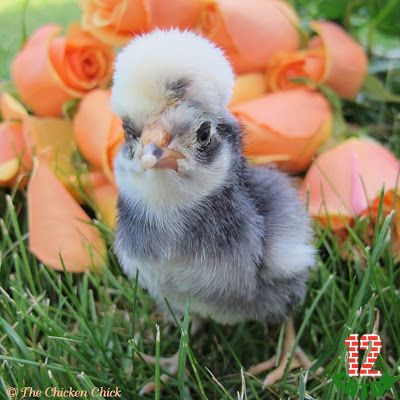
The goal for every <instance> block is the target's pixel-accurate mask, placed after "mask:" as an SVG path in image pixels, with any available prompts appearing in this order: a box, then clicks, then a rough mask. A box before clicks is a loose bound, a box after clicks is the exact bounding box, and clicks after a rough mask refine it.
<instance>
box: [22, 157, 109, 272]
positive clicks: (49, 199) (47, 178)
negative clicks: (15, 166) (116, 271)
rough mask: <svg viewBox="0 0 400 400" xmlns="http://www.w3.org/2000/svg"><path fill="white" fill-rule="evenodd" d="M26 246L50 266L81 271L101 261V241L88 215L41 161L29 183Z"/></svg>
mask: <svg viewBox="0 0 400 400" xmlns="http://www.w3.org/2000/svg"><path fill="white" fill-rule="evenodd" d="M28 216H29V248H30V250H31V252H32V253H33V254H35V256H36V257H37V258H38V259H39V260H40V261H42V262H43V263H45V264H46V265H48V266H49V267H52V268H55V269H58V270H62V269H63V266H62V263H61V261H60V256H61V257H62V260H63V262H64V265H65V268H66V269H67V271H70V272H83V271H85V270H88V269H94V268H97V267H99V266H101V265H102V264H103V256H104V253H105V248H104V243H103V241H102V239H101V236H100V234H99V232H98V230H97V229H96V228H95V227H94V226H93V225H91V220H90V218H89V217H88V216H87V215H86V213H85V212H84V211H83V210H82V208H81V207H80V206H79V205H78V203H77V202H76V201H75V200H74V198H73V197H72V196H71V195H70V194H69V193H68V191H67V190H66V189H65V188H64V186H63V185H62V184H61V182H60V181H59V180H58V179H57V178H56V177H55V175H54V174H53V173H52V172H51V171H50V169H49V168H48V166H47V164H46V163H44V162H43V161H41V162H38V165H37V166H36V168H35V170H34V173H33V175H32V178H31V181H30V183H29V186H28Z"/></svg>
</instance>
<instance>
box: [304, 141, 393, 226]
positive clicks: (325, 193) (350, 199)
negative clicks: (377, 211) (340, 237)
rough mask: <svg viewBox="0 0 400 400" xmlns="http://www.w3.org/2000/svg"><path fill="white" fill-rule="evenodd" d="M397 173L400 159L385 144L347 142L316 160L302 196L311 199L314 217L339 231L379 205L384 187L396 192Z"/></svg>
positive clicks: (311, 209)
mask: <svg viewBox="0 0 400 400" xmlns="http://www.w3.org/2000/svg"><path fill="white" fill-rule="evenodd" d="M371 160H373V162H371ZM377 165H379V168H377V167H376V166H377ZM398 173H399V162H398V160H397V159H396V157H395V156H394V155H393V154H392V153H390V152H389V151H388V150H386V149H385V148H384V147H383V146H382V145H380V144H378V143H376V142H374V141H372V140H366V139H363V140H361V139H348V140H346V141H345V142H343V143H342V144H340V145H338V146H336V147H334V148H333V149H330V150H328V151H326V152H324V153H322V154H320V155H319V156H318V157H317V158H316V160H315V161H314V163H313V165H312V166H311V168H310V169H309V171H308V172H307V175H306V177H305V179H304V182H303V184H302V189H301V193H302V194H303V196H304V197H308V204H309V211H310V213H311V215H312V216H314V217H315V218H317V219H319V220H320V221H321V222H322V223H324V224H326V225H327V224H328V220H329V222H330V226H331V227H332V228H333V229H335V230H337V229H340V228H343V227H344V226H345V224H346V223H347V222H348V221H349V220H350V219H352V218H353V217H355V216H357V215H362V214H363V213H364V212H365V211H366V210H367V209H368V207H369V206H370V205H373V204H374V203H375V204H376V201H379V196H380V192H381V190H382V188H383V187H385V191H387V192H390V191H393V190H394V189H395V188H396V183H397V175H398Z"/></svg>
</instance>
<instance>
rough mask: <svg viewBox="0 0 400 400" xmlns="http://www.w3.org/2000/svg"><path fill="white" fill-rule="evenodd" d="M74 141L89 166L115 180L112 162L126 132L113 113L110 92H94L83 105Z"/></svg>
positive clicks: (85, 99) (81, 105)
mask: <svg viewBox="0 0 400 400" xmlns="http://www.w3.org/2000/svg"><path fill="white" fill-rule="evenodd" d="M74 137H75V142H76V144H77V146H78V149H79V151H80V152H81V153H82V155H83V156H84V157H85V158H86V159H87V160H88V162H89V163H90V164H91V165H92V166H93V167H95V168H98V169H102V170H103V172H104V173H105V174H106V176H107V177H108V178H109V179H110V180H113V174H112V160H113V159H114V156H115V153H116V151H117V149H118V148H119V146H120V145H121V143H122V141H123V131H122V125H121V121H120V119H119V118H118V117H117V116H116V115H114V114H113V113H112V112H111V108H110V92H109V91H106V90H99V89H98V90H94V91H92V92H90V93H89V94H88V95H87V96H85V98H84V99H83V100H82V101H81V104H80V106H79V110H78V112H77V113H76V115H75V119H74Z"/></svg>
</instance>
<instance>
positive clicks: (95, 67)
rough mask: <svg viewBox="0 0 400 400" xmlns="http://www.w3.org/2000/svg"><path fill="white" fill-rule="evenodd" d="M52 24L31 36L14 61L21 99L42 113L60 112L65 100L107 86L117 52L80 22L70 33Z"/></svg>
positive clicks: (14, 71)
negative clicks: (60, 34)
mask: <svg viewBox="0 0 400 400" xmlns="http://www.w3.org/2000/svg"><path fill="white" fill-rule="evenodd" d="M60 31H61V28H60V27H59V26H58V25H54V24H50V25H45V26H43V27H41V28H39V29H38V30H37V31H36V32H34V33H33V35H32V36H31V37H30V38H29V40H28V41H27V43H26V44H25V46H24V47H23V49H22V50H21V51H20V52H19V53H18V54H17V56H16V58H15V60H14V62H13V64H12V70H11V73H12V78H13V81H14V84H15V86H16V88H17V90H18V92H19V95H20V96H21V99H22V100H23V101H24V102H25V103H26V104H27V105H28V106H29V107H30V108H31V109H32V111H33V112H34V113H35V114H36V115H38V116H60V115H61V114H62V107H63V104H64V103H65V102H67V101H69V100H71V99H74V98H80V97H82V96H83V95H84V94H85V93H86V92H88V91H90V90H92V89H94V88H96V87H98V86H106V85H107V83H108V82H109V80H110V77H111V73H112V62H113V57H114V56H113V52H112V51H111V49H110V48H109V47H107V46H106V45H104V44H103V43H102V42H100V41H99V40H97V39H95V38H94V37H93V36H91V35H90V34H89V33H88V32H84V31H83V30H82V29H81V28H80V27H79V26H78V25H72V26H71V27H70V28H69V29H68V33H67V36H66V37H57V35H58V34H59V33H60Z"/></svg>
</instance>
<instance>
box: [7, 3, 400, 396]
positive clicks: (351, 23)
mask: <svg viewBox="0 0 400 400" xmlns="http://www.w3.org/2000/svg"><path fill="white" fill-rule="evenodd" d="M293 2H294V3H295V5H296V6H297V7H298V9H299V11H300V12H301V14H302V15H303V17H304V18H306V19H311V18H315V17H328V18H332V19H335V20H337V21H339V22H342V23H343V24H345V25H346V24H347V26H348V28H349V29H350V30H351V31H352V32H354V34H356V35H359V36H360V37H361V38H363V37H364V38H368V37H369V38H370V39H371V40H370V42H369V44H370V45H371V47H369V51H370V59H371V62H370V70H371V72H373V74H374V76H375V77H378V78H379V79H380V80H381V81H382V82H383V88H377V87H376V86H373V87H372V89H371V87H370V88H368V90H364V91H363V94H362V96H360V97H359V98H358V99H357V101H355V102H344V103H343V104H342V110H343V114H344V116H345V118H346V120H347V122H349V123H350V125H348V126H347V127H346V128H345V129H342V130H339V131H338V132H337V134H338V135H342V136H348V135H350V134H359V133H368V134H370V135H373V136H375V137H376V138H377V139H379V140H380V141H382V142H383V143H385V144H387V145H388V146H389V147H390V148H391V149H392V150H393V151H395V152H396V154H397V155H400V136H399V134H400V132H399V127H400V108H399V106H398V104H397V103H395V102H393V101H388V100H389V99H388V98H387V96H388V92H389V91H390V92H392V93H394V94H396V93H397V95H399V94H400V69H399V60H398V59H396V58H390V57H391V55H392V54H394V53H395V50H396V48H394V47H393V45H392V43H397V46H398V48H397V51H399V49H400V45H399V43H400V40H399V38H400V26H399V24H398V19H397V20H396V21H397V25H396V23H393V21H392V19H393V20H395V17H396V16H397V15H398V9H397V8H394V9H390V10H389V11H390V12H389V13H387V11H385V12H384V14H382V10H385V5H387V4H389V6H390V5H391V4H393V2H392V1H387V2H379V1H374V0H370V1H364V2H357V1H351V2H350V1H344V0H340V1H337V2H336V1H335V2H333V1H327V0H325V1H324V0H319V1H311V0H296V1H293ZM23 3H24V2H23V1H12V0H2V2H1V4H0V39H1V41H0V43H1V45H0V46H1V47H0V79H7V78H8V65H9V62H10V60H11V59H12V56H13V54H14V53H15V51H16V50H17V49H18V47H19V45H20V43H21V42H22V38H23V30H22V29H20V28H19V27H20V26H21V25H20V24H19V23H16V21H21V20H22V19H21V18H22V17H21V10H22V8H23ZM359 3H362V6H361V7H360V6H359V5H358V4H359ZM333 4H335V6H333ZM352 6H354V7H353V8H352ZM77 10H78V9H77V7H76V5H75V4H74V3H73V2H71V1H67V0H60V1H59V0H57V1H56V0H53V1H51V0H31V1H30V2H29V5H28V8H27V11H26V21H27V31H28V32H31V31H32V30H33V29H34V27H36V26H39V25H40V24H42V23H44V22H48V21H52V20H54V21H57V22H60V23H61V24H63V25H64V26H65V24H66V22H67V21H69V20H70V19H73V18H77V17H78V15H79V13H78V11H77ZM374 21H375V22H374ZM371 29H372V31H371ZM365 32H366V33H365ZM393 38H395V39H396V40H393ZM365 40H367V39H365ZM365 43H366V45H367V44H368V43H367V41H366V42H365ZM382 49H383V50H382ZM25 204H26V198H25V192H24V191H22V192H18V193H14V192H10V191H7V190H2V191H0V217H1V218H0V238H1V239H0V398H4V399H5V398H7V395H6V390H7V388H8V387H10V386H13V387H18V388H22V387H24V386H32V387H33V388H34V389H35V390H38V389H41V390H42V391H43V392H44V390H45V389H46V388H47V387H56V388H69V387H72V388H74V389H82V390H85V389H86V390H88V391H90V390H91V388H92V387H94V386H103V387H106V388H107V387H111V388H113V387H115V386H118V387H119V389H120V390H121V393H122V398H124V399H136V398H138V391H139V389H140V388H141V387H142V385H144V384H145V383H147V382H149V381H152V380H156V384H157V385H156V387H157V391H156V394H155V397H156V398H162V399H183V398H186V397H185V396H186V391H185V390H184V389H183V388H189V390H190V394H191V397H192V398H193V399H206V398H208V399H238V398H240V399H246V398H247V399H248V400H261V399H288V398H289V399H323V400H326V399H327V400H330V399H332V400H336V399H339V400H340V399H349V397H348V396H346V395H344V394H343V393H341V392H338V390H337V387H336V386H335V385H333V384H332V376H333V375H334V374H335V373H337V372H339V371H343V370H344V368H345V359H344V358H345V346H344V339H345V338H346V337H347V336H348V335H349V334H350V333H359V334H363V333H370V332H371V331H372V328H373V325H374V322H375V320H376V318H377V315H378V314H379V316H380V326H379V333H380V335H381V338H382V340H383V349H382V352H381V355H380V357H379V359H378V360H377V363H376V368H378V369H380V370H382V371H385V372H388V373H390V374H391V375H400V311H399V310H400V290H399V288H400V269H399V266H398V264H396V263H395V262H394V260H393V256H392V254H391V251H390V246H389V244H388V241H387V237H388V234H389V227H390V223H391V221H390V219H389V218H386V219H384V218H381V221H380V223H379V224H378V226H377V228H376V230H375V234H374V240H373V242H372V243H370V244H369V245H368V246H367V245H366V244H364V242H363V239H362V238H361V234H360V232H361V230H362V226H363V225H364V224H365V223H366V222H365V221H360V223H359V226H356V227H354V229H353V230H350V237H349V239H347V241H346V242H345V243H342V244H339V243H338V242H337V240H336V239H334V238H333V237H332V235H331V233H330V232H329V231H328V230H323V229H321V228H319V227H317V226H316V232H315V242H316V246H317V247H318V249H319V256H318V268H316V269H315V270H314V271H313V272H312V273H311V275H310V279H309V284H308V292H307V297H306V300H305V302H304V304H303V305H302V306H301V307H300V308H299V309H298V310H297V312H296V316H295V317H296V326H297V329H298V336H297V341H298V342H299V344H300V345H301V346H302V348H303V349H304V350H305V351H306V352H307V354H309V355H310V356H311V357H313V358H314V359H315V360H316V364H315V368H314V369H316V368H317V367H319V366H323V367H324V372H323V374H322V375H321V376H319V377H317V378H312V377H311V373H309V374H308V375H307V374H306V373H305V372H304V371H301V370H297V371H294V372H290V373H288V374H287V376H286V378H285V379H284V380H283V381H282V382H280V383H279V384H277V385H274V386H272V387H270V388H268V389H267V390H263V389H262V387H261V380H262V379H263V376H260V377H253V376H250V375H248V374H246V371H247V369H248V368H249V367H250V366H251V365H253V364H255V363H257V362H260V361H262V360H264V359H266V358H267V357H270V356H271V355H273V354H274V352H275V350H276V348H277V347H279V346H280V345H281V338H282V331H281V328H280V327H270V328H269V330H268V332H267V334H265V333H264V331H263V327H262V326H260V325H258V324H255V323H250V322H249V323H245V324H239V325H236V326H234V327H224V326H221V325H218V324H216V323H214V322H212V321H209V322H208V324H207V326H206V328H205V329H204V330H203V332H202V333H200V334H199V335H198V336H196V337H194V338H190V337H189V336H188V330H189V319H188V314H187V313H186V314H185V317H184V318H183V320H182V321H178V323H179V325H180V327H176V326H174V325H173V324H171V323H168V322H165V321H164V319H163V316H162V315H160V314H159V312H158V311H157V310H156V308H155V306H154V303H153V301H152V300H151V298H150V297H149V296H148V294H147V293H146V292H144V291H143V290H141V289H140V287H138V285H137V283H136V281H135V280H133V281H132V280H128V279H127V278H126V277H125V276H124V275H123V274H122V273H121V270H120V268H119V265H118V263H117V261H116V259H115V256H114V255H113V252H112V250H111V247H112V241H113V237H112V232H110V231H108V230H107V229H106V228H104V227H102V226H101V225H99V227H100V228H99V229H101V232H102V234H103V235H104V237H105V239H106V241H107V244H108V250H109V251H108V266H107V268H106V269H104V270H103V271H102V272H101V273H99V274H95V273H85V274H82V275H72V274H69V273H66V272H61V273H60V272H56V271H53V270H51V269H49V268H47V267H46V266H44V265H42V264H41V263H40V262H38V261H37V260H36V259H35V258H34V257H33V256H32V254H31V253H30V252H29V249H28V248H27V240H28V234H27V220H26V206H25ZM341 251H342V252H344V251H346V252H347V254H349V257H348V259H347V260H343V258H342V257H341V254H340V252H341ZM169 319H173V316H172V315H169ZM157 325H158V326H159V328H160V341H156V340H155V339H156V332H157ZM177 349H179V351H180V357H179V360H180V363H179V365H180V368H179V370H178V374H177V375H176V376H173V377H171V381H170V382H169V383H168V384H167V385H164V386H163V389H162V390H161V384H160V375H161V374H162V373H163V372H162V371H160V369H159V368H158V367H156V368H155V367H153V366H150V365H148V364H147V363H146V362H144V361H143V360H142V359H140V357H137V356H135V355H136V354H137V352H138V351H140V352H145V353H148V354H157V355H161V356H167V355H172V354H173V353H174V352H175V351H176V350H177ZM185 367H186V368H187V369H188V370H189V372H190V377H186V375H185V374H184V369H185ZM366 381H368V380H366ZM391 396H392V398H394V399H399V398H400V385H399V384H397V385H395V386H393V390H392V392H391ZM42 398H45V397H44V396H43V395H42Z"/></svg>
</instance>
